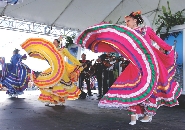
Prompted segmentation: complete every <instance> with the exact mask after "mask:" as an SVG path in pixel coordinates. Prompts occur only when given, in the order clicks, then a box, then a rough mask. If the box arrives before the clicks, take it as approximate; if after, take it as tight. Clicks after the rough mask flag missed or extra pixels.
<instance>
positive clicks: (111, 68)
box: [107, 56, 116, 88]
mask: <svg viewBox="0 0 185 130" xmlns="http://www.w3.org/2000/svg"><path fill="white" fill-rule="evenodd" d="M115 63H116V60H115V59H114V57H113V56H111V57H109V64H110V65H109V68H107V69H108V78H109V79H108V80H109V82H108V83H109V84H108V87H109V88H110V87H111V86H112V85H113V83H114V81H115V79H114V74H113V71H114V69H115Z"/></svg>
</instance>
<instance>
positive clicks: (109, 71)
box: [100, 53, 114, 95]
mask: <svg viewBox="0 0 185 130" xmlns="http://www.w3.org/2000/svg"><path fill="white" fill-rule="evenodd" d="M100 58H101V60H102V62H103V95H105V94H106V93H107V91H108V89H109V87H110V86H111V85H112V82H114V76H113V66H112V65H113V64H111V63H112V61H111V62H110V60H111V58H112V56H111V54H110V53H106V54H102V55H101V56H100ZM111 78H112V79H111Z"/></svg>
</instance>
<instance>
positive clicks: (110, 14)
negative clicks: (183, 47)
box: [0, 0, 185, 30]
mask: <svg viewBox="0 0 185 130" xmlns="http://www.w3.org/2000/svg"><path fill="white" fill-rule="evenodd" d="M168 1H169V2H170V7H171V10H172V13H174V12H177V11H179V10H182V9H184V8H185V4H184V0H168ZM162 5H164V6H167V0H23V2H22V3H19V4H16V5H7V6H5V7H1V8H0V12H1V16H4V15H5V16H8V17H13V18H17V19H20V20H27V21H31V22H36V23H42V24H46V25H48V26H55V27H64V28H72V29H79V30H83V29H85V28H87V27H89V26H92V25H94V24H97V23H100V22H102V21H107V22H108V21H110V20H111V21H112V22H113V23H116V22H117V21H118V19H119V18H120V17H121V18H120V19H119V22H120V23H121V22H123V18H124V16H125V15H128V14H129V13H130V12H132V11H137V10H141V11H142V14H143V15H144V16H146V17H147V18H148V19H149V21H150V24H151V25H153V27H154V28H155V26H154V21H155V19H156V18H157V16H158V14H161V8H162Z"/></svg>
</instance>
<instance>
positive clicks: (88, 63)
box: [79, 53, 93, 96]
mask: <svg viewBox="0 0 185 130" xmlns="http://www.w3.org/2000/svg"><path fill="white" fill-rule="evenodd" d="M81 58H82V60H79V61H80V63H82V65H83V67H84V69H83V71H82V72H81V73H80V77H79V89H80V90H82V85H83V81H84V80H85V82H86V84H87V93H88V96H93V95H92V93H91V88H90V77H87V76H86V73H87V72H88V71H89V70H90V67H91V66H92V63H91V61H90V60H86V54H84V53H83V54H82V55H81Z"/></svg>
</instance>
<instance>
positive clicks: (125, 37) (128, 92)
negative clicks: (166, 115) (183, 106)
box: [0, 11, 181, 125]
mask: <svg viewBox="0 0 185 130" xmlns="http://www.w3.org/2000/svg"><path fill="white" fill-rule="evenodd" d="M143 22H144V21H143V19H142V17H141V12H140V11H136V12H132V13H131V14H129V15H128V16H125V23H126V26H118V25H110V24H106V23H101V24H98V25H95V26H93V27H92V28H93V29H92V30H88V29H90V28H88V29H87V30H85V31H83V32H82V33H81V34H80V35H79V36H78V38H77V39H76V41H75V42H76V44H82V42H83V45H84V46H85V47H86V48H87V49H90V50H92V51H94V52H104V54H102V55H100V56H99V57H98V59H96V60H95V62H94V64H92V60H87V59H86V54H84V53H83V54H82V55H81V59H80V60H79V59H76V58H75V57H74V56H73V55H71V54H70V52H69V51H68V50H67V48H65V46H63V45H62V37H60V38H59V39H54V41H53V43H52V42H49V41H45V40H43V39H31V42H30V40H27V41H26V42H25V43H23V44H22V45H21V46H22V48H23V49H25V50H26V51H27V52H29V53H28V54H29V56H32V57H36V58H38V57H39V58H40V59H42V60H46V61H47V62H48V64H49V65H50V68H48V69H47V70H45V71H43V72H40V73H38V74H36V73H34V72H31V70H30V68H29V67H28V66H27V65H25V64H24V63H22V60H25V59H26V58H27V57H26V55H23V56H22V55H20V54H19V50H18V49H15V50H14V51H13V56H12V58H11V63H10V64H8V63H6V62H5V58H3V57H1V58H0V63H1V66H2V70H1V72H0V73H1V75H0V80H1V81H0V82H1V87H6V88H7V94H9V95H10V96H11V97H15V96H16V97H17V96H18V95H20V94H23V91H24V90H25V89H26V88H27V87H28V85H29V82H30V80H31V81H33V83H34V84H35V85H36V86H37V87H38V88H39V90H40V92H41V94H40V96H39V98H38V99H39V100H40V101H42V102H44V103H45V105H46V106H49V105H50V104H55V105H63V104H64V103H65V101H66V100H76V99H78V98H85V97H86V96H93V94H92V92H91V90H92V88H93V87H92V86H91V85H92V84H91V82H92V80H93V79H92V77H96V79H97V83H98V100H100V101H99V104H98V106H99V107H100V108H117V109H126V110H127V111H128V113H129V115H130V118H131V122H130V123H129V124H130V125H135V124H136V121H137V120H138V118H139V117H143V118H142V119H141V120H140V121H141V122H151V121H152V117H153V116H154V115H155V114H156V111H157V109H158V108H159V107H160V106H162V105H165V106H168V107H172V106H175V105H178V100H177V98H178V97H179V95H180V94H181V87H180V86H179V85H178V82H176V81H175V80H174V78H173V76H174V74H175V59H174V57H175V56H174V55H175V52H174V50H173V48H172V46H170V45H168V44H167V43H165V42H164V41H163V40H162V39H160V38H159V37H158V36H157V35H156V34H155V32H154V31H153V30H152V29H151V28H150V27H146V26H144V27H140V26H139V25H140V24H142V23H143ZM95 27H96V28H95ZM97 28H99V29H98V31H97ZM105 28H108V29H109V31H107V32H106V31H104V30H103V29H105ZM101 29H102V30H103V31H101ZM111 30H113V31H111ZM87 33H88V37H87V38H86V41H85V40H84V39H85V38H84V37H86V36H87V35H86V34H87ZM99 37H101V38H100V39H102V41H96V40H97V39H98V38H99ZM107 37H108V38H107ZM88 38H89V39H90V40H87V39H88ZM107 39H108V40H107ZM110 39H111V40H110ZM91 40H92V41H91ZM151 40H153V41H155V42H156V43H157V44H158V46H159V49H157V48H155V47H154V46H152V44H151ZM32 41H39V42H38V44H35V42H32ZM40 42H41V43H42V44H40ZM45 42H46V43H47V44H45ZM27 46H28V48H26V47H27ZM30 48H31V49H30ZM39 48H42V51H41V50H39ZM43 48H45V49H43ZM30 50H32V52H30ZM35 50H36V51H35ZM114 53H118V54H119V55H121V56H117V57H116V56H114V55H112V54H114ZM51 54H52V55H51ZM64 57H67V58H68V59H69V60H70V61H71V62H72V64H69V63H68V62H66V61H64ZM118 68H121V74H119V69H118ZM59 70H60V72H58V71H59ZM77 82H78V83H77ZM84 82H85V83H86V85H87V93H86V94H85V97H84V95H83V94H84V91H83V87H84ZM76 83H77V84H78V86H77V84H76ZM93 86H94V85H93Z"/></svg>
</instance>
